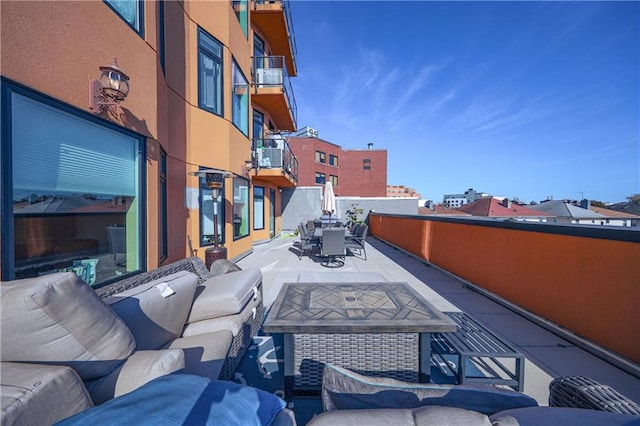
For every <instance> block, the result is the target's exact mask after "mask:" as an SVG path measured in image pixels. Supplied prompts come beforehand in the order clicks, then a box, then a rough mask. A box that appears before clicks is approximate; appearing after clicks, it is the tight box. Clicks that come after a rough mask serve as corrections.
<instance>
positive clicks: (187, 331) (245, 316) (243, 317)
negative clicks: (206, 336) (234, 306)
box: [182, 290, 264, 337]
mask: <svg viewBox="0 0 640 426" xmlns="http://www.w3.org/2000/svg"><path fill="white" fill-rule="evenodd" d="M259 309H264V307H263V306H262V290H260V291H259V293H258V298H257V299H255V300H253V299H252V300H250V301H249V303H248V304H247V305H246V306H245V307H244V309H243V310H242V312H240V313H239V314H236V315H227V316H224V317H218V318H211V319H206V320H202V321H197V322H193V323H191V324H187V325H186V326H185V328H184V330H183V332H182V336H183V337H187V336H195V335H196V334H203V333H211V332H213V331H220V330H229V331H231V333H233V335H234V336H237V335H238V333H240V332H241V331H243V329H244V328H246V327H247V324H249V323H250V322H251V321H253V319H254V318H255V316H256V315H258V310H259Z"/></svg>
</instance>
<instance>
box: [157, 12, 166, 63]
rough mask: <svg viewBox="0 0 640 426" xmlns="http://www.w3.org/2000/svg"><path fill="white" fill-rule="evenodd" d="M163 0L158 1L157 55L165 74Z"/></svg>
mask: <svg viewBox="0 0 640 426" xmlns="http://www.w3.org/2000/svg"><path fill="white" fill-rule="evenodd" d="M164 48H165V47H164V0H160V1H159V2H158V55H159V56H160V68H162V73H163V74H166V72H167V70H166V57H165V51H164Z"/></svg>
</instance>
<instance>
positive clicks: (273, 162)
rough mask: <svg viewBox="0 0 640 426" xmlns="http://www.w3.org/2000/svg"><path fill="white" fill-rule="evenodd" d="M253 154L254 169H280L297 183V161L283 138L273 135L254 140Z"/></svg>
mask: <svg viewBox="0 0 640 426" xmlns="http://www.w3.org/2000/svg"><path fill="white" fill-rule="evenodd" d="M253 153H254V161H253V162H254V166H255V168H256V169H258V170H259V169H282V170H284V172H285V173H287V174H288V175H289V176H290V177H291V178H292V179H293V180H294V181H295V182H297V181H298V159H297V158H296V156H295V155H294V154H293V151H291V147H290V146H289V143H288V142H287V141H286V139H285V138H284V136H282V135H280V134H278V133H274V134H270V135H267V136H266V137H265V138H254V139H253Z"/></svg>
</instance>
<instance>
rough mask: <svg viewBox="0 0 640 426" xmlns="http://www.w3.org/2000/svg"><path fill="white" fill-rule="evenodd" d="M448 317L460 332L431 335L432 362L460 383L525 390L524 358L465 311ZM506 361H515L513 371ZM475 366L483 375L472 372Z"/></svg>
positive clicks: (452, 313)
mask: <svg viewBox="0 0 640 426" xmlns="http://www.w3.org/2000/svg"><path fill="white" fill-rule="evenodd" d="M445 314H446V315H447V316H449V318H451V319H452V320H453V321H454V322H455V323H456V324H457V326H458V330H457V331H456V332H453V333H433V334H432V335H431V353H432V359H434V361H436V365H439V366H440V367H441V368H442V369H443V371H445V370H448V371H450V372H451V373H452V374H454V375H455V376H456V378H457V383H458V384H463V383H472V382H475V383H485V384H496V385H507V386H510V387H512V388H513V389H515V390H517V391H522V389H523V387H524V356H523V355H522V354H521V353H520V352H518V351H517V350H515V349H513V348H512V347H511V346H510V345H509V344H508V343H507V342H505V340H504V339H503V338H500V337H498V336H496V335H495V334H494V333H492V332H491V331H489V330H488V329H486V328H485V327H484V326H482V325H481V324H480V323H478V322H477V321H475V320H474V319H473V318H471V317H470V316H469V315H467V314H465V313H463V312H445ZM450 355H453V356H455V357H456V358H457V363H452V362H451V359H450V358H451V357H450ZM505 358H507V359H508V358H512V359H514V361H515V366H514V367H513V368H510V367H509V366H507V365H505V363H504V362H503V360H504V359H505ZM471 363H472V364H471ZM472 365H473V366H474V367H477V369H479V370H480V372H481V374H477V370H476V369H475V368H473V369H470V368H469V367H470V366H472ZM448 371H445V373H447V372H448Z"/></svg>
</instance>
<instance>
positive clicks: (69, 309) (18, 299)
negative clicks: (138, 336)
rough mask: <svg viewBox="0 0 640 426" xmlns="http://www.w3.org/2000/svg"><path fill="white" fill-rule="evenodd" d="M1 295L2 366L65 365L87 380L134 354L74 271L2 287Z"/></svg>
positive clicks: (119, 326)
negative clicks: (19, 363)
mask: <svg viewBox="0 0 640 426" xmlns="http://www.w3.org/2000/svg"><path fill="white" fill-rule="evenodd" d="M0 295H1V296H0V300H1V303H2V308H1V309H0V311H1V313H2V333H0V334H1V339H2V341H1V351H2V352H1V353H2V361H29V362H39V363H43V364H55V363H58V364H65V365H69V366H70V367H72V368H73V369H74V370H75V371H76V372H77V373H78V374H79V375H80V377H81V378H82V379H83V380H87V379H92V378H97V377H100V376H104V375H105V374H108V373H109V372H110V371H113V370H114V369H115V368H117V367H118V365H119V364H121V362H122V361H123V360H124V359H126V358H127V357H128V356H129V355H130V354H131V353H132V352H133V350H134V349H135V341H134V338H133V335H132V334H131V332H130V331H129V329H128V328H127V326H126V325H125V324H124V322H122V320H121V319H120V318H119V317H118V316H117V315H116V314H115V313H114V312H113V311H112V310H111V309H110V308H109V307H108V306H107V305H106V304H105V303H104V302H103V301H102V300H101V299H100V298H99V297H98V296H97V295H96V293H95V292H94V291H93V289H91V287H89V286H88V285H87V284H85V283H84V282H83V281H82V280H81V279H80V278H79V277H78V276H77V275H76V274H74V273H73V272H65V273H55V274H50V275H43V276H41V277H38V278H28V279H23V280H15V281H8V282H3V283H2V284H1V285H0Z"/></svg>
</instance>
